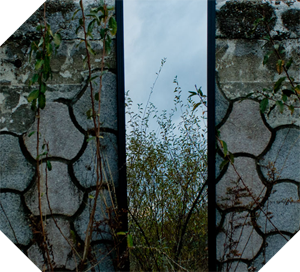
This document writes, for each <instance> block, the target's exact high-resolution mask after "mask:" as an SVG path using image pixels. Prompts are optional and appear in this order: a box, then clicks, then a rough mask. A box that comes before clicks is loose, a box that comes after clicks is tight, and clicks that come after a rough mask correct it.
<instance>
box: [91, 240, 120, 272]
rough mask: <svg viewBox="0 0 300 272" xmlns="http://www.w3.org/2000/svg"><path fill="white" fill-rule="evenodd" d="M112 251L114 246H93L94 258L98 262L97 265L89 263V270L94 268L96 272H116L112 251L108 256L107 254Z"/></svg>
mask: <svg viewBox="0 0 300 272" xmlns="http://www.w3.org/2000/svg"><path fill="white" fill-rule="evenodd" d="M111 251H112V246H110V245H104V244H97V245H94V246H92V252H91V254H92V256H93V258H95V259H96V260H97V263H95V262H91V263H89V265H88V267H87V269H91V268H94V269H95V272H102V271H115V269H114V265H113V260H112V257H113V256H112V255H113V254H112V253H114V251H112V253H111V254H109V255H108V254H107V252H111Z"/></svg>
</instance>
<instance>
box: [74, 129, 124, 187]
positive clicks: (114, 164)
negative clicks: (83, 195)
mask: <svg viewBox="0 0 300 272" xmlns="http://www.w3.org/2000/svg"><path fill="white" fill-rule="evenodd" d="M101 136H102V137H103V138H101V139H100V156H101V158H102V160H101V161H102V178H103V183H104V184H107V183H109V184H113V186H117V184H118V179H119V169H118V152H117V137H116V136H115V135H113V134H111V133H101ZM96 168H97V158H96V139H94V140H91V141H89V143H88V145H87V148H86V150H85V151H84V153H83V154H82V156H81V157H80V158H79V159H78V160H77V161H76V162H75V163H74V165H73V169H74V174H75V177H76V178H77V180H78V181H79V183H80V185H82V186H83V187H85V188H89V187H91V186H96V184H97V175H96ZM99 182H100V179H99Z"/></svg>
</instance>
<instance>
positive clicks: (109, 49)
mask: <svg viewBox="0 0 300 272" xmlns="http://www.w3.org/2000/svg"><path fill="white" fill-rule="evenodd" d="M110 51H111V47H110V42H109V41H105V52H106V54H107V55H108V54H109V53H110Z"/></svg>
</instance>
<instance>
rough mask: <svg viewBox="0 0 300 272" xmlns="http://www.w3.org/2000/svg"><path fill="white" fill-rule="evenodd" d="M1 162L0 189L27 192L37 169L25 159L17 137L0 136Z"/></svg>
mask: <svg viewBox="0 0 300 272" xmlns="http://www.w3.org/2000/svg"><path fill="white" fill-rule="evenodd" d="M0 161H1V164H0V189H15V190H18V191H23V190H25V189H26V188H27V186H28V185H29V183H30V182H31V180H32V178H33V176H34V173H35V169H34V167H33V166H32V165H31V164H30V163H29V162H28V161H27V160H26V159H25V157H24V155H23V153H22V151H21V148H20V145H19V139H18V138H17V137H14V136H12V135H8V134H1V135H0Z"/></svg>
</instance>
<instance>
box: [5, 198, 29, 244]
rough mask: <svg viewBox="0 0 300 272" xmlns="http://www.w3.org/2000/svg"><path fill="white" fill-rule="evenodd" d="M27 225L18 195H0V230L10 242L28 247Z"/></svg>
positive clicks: (27, 220)
mask: <svg viewBox="0 0 300 272" xmlns="http://www.w3.org/2000/svg"><path fill="white" fill-rule="evenodd" d="M29 225H30V221H29V218H28V217H27V215H26V214H25V210H24V207H23V204H22V202H21V197H20V195H18V194H14V193H0V230H1V231H2V232H3V233H4V234H5V235H6V236H7V237H8V238H9V239H10V240H11V241H12V242H14V243H16V244H21V245H28V244H29V243H30V240H31V239H32V231H31V229H30V226H29Z"/></svg>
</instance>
